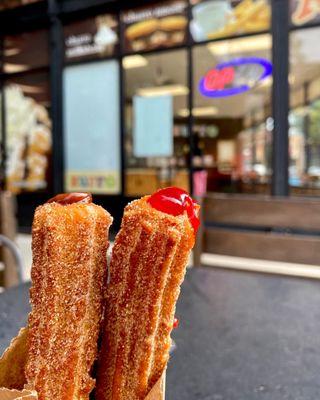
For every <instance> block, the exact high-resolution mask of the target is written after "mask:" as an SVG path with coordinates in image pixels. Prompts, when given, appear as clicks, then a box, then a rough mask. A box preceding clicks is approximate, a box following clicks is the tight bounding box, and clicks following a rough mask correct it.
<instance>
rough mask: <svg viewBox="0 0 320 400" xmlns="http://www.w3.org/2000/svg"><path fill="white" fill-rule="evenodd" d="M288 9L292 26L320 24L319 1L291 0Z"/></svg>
mask: <svg viewBox="0 0 320 400" xmlns="http://www.w3.org/2000/svg"><path fill="white" fill-rule="evenodd" d="M290 8H291V10H290V11H291V21H292V24H293V25H296V26H301V25H307V24H309V23H314V22H320V0H291V2H290Z"/></svg>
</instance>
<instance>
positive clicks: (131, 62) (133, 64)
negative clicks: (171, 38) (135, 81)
mask: <svg viewBox="0 0 320 400" xmlns="http://www.w3.org/2000/svg"><path fill="white" fill-rule="evenodd" d="M122 64H123V68H125V69H130V68H140V67H145V66H146V65H148V60H147V59H146V58H145V57H142V56H139V55H135V56H128V57H125V58H124V59H123V61H122Z"/></svg>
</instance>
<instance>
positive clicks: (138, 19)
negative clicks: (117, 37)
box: [121, 0, 188, 53]
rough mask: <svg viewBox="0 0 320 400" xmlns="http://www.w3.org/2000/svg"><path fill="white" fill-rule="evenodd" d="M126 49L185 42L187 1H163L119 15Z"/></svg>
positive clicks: (128, 50)
mask: <svg viewBox="0 0 320 400" xmlns="http://www.w3.org/2000/svg"><path fill="white" fill-rule="evenodd" d="M121 23H122V26H123V31H124V40H125V42H124V49H125V51H126V52H128V53H130V52H140V51H145V50H153V49H158V48H163V47H171V46H177V45H180V44H183V43H185V41H186V36H187V25H188V19H187V3H186V1H184V0H176V1H166V2H161V3H158V4H155V5H152V6H147V7H143V8H137V9H132V10H127V11H124V12H123V13H122V15H121Z"/></svg>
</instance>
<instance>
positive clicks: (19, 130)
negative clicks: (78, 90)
mask: <svg viewBox="0 0 320 400" xmlns="http://www.w3.org/2000/svg"><path fill="white" fill-rule="evenodd" d="M49 109H50V92H49V77H48V74H46V73H28V74H24V75H22V76H19V77H15V78H8V79H7V80H6V82H5V112H6V118H5V121H6V126H5V128H6V150H7V165H6V184H7V189H8V190H10V191H12V192H14V193H20V192H22V191H38V190H45V189H47V188H48V186H49V185H50V181H51V177H52V174H51V171H50V169H51V165H50V164H51V151H52V132H51V128H52V127H51V119H50V115H49Z"/></svg>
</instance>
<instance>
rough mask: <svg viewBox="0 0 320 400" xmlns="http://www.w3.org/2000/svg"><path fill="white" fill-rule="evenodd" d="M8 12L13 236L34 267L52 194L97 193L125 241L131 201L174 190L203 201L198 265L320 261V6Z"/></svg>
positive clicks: (132, 6) (18, 5)
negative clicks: (35, 225) (35, 230)
mask: <svg viewBox="0 0 320 400" xmlns="http://www.w3.org/2000/svg"><path fill="white" fill-rule="evenodd" d="M0 9H1V11H0V26H1V36H0V74H1V86H0V89H1V108H0V111H1V113H0V114H1V115H0V117H1V124H0V130H1V168H0V175H1V176H0V177H1V179H0V183H1V188H2V192H3V193H2V194H3V198H4V199H3V207H2V208H3V210H2V211H1V215H2V221H3V223H2V225H3V227H2V233H3V234H5V235H6V236H9V237H11V238H12V239H16V238H17V240H18V246H19V247H20V249H22V252H23V258H24V264H25V265H28V266H29V265H30V262H31V258H30V257H31V256H30V235H29V233H30V228H31V223H32V217H33V213H34V209H35V207H36V206H37V205H38V204H41V203H43V202H44V201H46V199H48V198H49V197H50V196H52V195H53V194H55V193H58V192H64V191H67V192H68V191H89V192H92V193H93V194H94V195H95V201H96V202H97V203H99V204H102V205H104V206H105V207H107V208H108V210H109V211H110V212H111V213H112V214H113V215H114V216H115V224H114V232H116V231H117V229H118V227H119V223H120V220H121V215H122V211H123V207H124V205H125V204H126V203H127V202H128V201H130V200H131V199H134V198H136V197H139V196H142V195H145V194H149V193H152V192H154V191H155V190H157V189H158V188H161V187H165V186H179V187H181V188H184V189H186V190H188V191H190V192H192V193H193V195H195V196H196V197H197V198H198V199H199V201H201V202H202V203H203V208H202V209H203V213H202V218H203V229H201V232H200V233H199V238H198V248H197V249H196V254H195V261H194V264H196V265H200V264H204V263H205V260H204V257H205V255H204V254H203V253H207V254H215V255H220V256H221V257H222V258H221V257H220V258H219V257H218V256H217V257H216V258H211V259H209V258H208V257H207V258H206V260H207V263H214V264H216V265H220V264H222V265H223V266H225V265H226V264H228V262H229V263H231V265H233V266H234V267H237V265H238V263H240V264H241V260H240V261H239V260H238V259H237V260H236V259H232V258H230V257H245V258H246V259H254V260H256V261H257V260H262V259H264V260H267V261H270V262H272V261H281V262H282V263H289V262H290V263H292V265H293V264H297V263H298V264H305V265H309V266H310V265H316V264H317V262H318V258H319V257H318V256H317V254H316V248H317V246H318V240H319V241H320V239H319V238H320V236H319V234H320V220H318V217H317V215H318V214H319V212H318V211H319V210H318V209H319V205H318V200H317V198H318V196H319V194H320V47H319V45H318V41H319V38H320V4H319V1H314V0H290V1H289V0H288V1H287V0H283V1H279V0H278V1H277V0H273V1H271V0H270V1H269V0H203V1H201V0H189V1H188V0H169V1H161V2H159V1H158V2H157V1H116V0H109V1H108V0H60V1H59V0H48V1H41V0H38V1H37V0H20V1H19V0H8V1H4V0H2V1H0ZM224 256H226V258H223V257H224ZM9 257H10V256H9ZM228 257H229V258H228ZM250 262H251V261H248V260H247V261H246V262H245V265H246V266H247V267H248V265H251V264H250ZM9 264H10V262H9ZM256 264H257V265H260V267H259V266H258V267H252V268H262V269H264V268H267V269H268V268H269V269H271V270H272V269H273V268H275V267H274V265H273V264H263V266H261V265H262V264H261V263H259V262H256ZM256 264H255V265H256ZM265 265H267V267H265ZM278 265H280V264H278ZM292 265H291V266H290V265H286V266H283V268H284V270H285V271H287V272H288V271H289V273H290V271H294V267H293V266H292ZM312 271H313V270H312ZM312 273H313V272H312ZM9 275H10V274H9ZM27 277H28V268H27V269H24V270H23V278H27ZM8 279H9V281H8ZM12 282H16V277H15V272H14V271H13V272H12V276H11V278H8V277H7V278H5V279H4V280H3V279H2V284H5V285H7V286H8V285H10V284H11V283H12Z"/></svg>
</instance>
